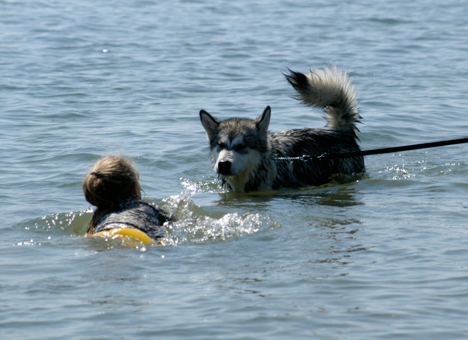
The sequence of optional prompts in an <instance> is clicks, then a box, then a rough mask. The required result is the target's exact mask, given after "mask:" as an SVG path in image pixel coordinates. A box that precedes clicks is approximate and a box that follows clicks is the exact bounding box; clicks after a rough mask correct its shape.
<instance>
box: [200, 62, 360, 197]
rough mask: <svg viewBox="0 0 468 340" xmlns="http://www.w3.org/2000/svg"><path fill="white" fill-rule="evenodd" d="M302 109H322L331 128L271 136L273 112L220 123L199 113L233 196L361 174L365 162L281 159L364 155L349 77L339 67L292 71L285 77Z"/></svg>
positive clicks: (219, 170)
mask: <svg viewBox="0 0 468 340" xmlns="http://www.w3.org/2000/svg"><path fill="white" fill-rule="evenodd" d="M285 77H286V79H287V80H288V82H289V83H290V84H291V85H292V86H293V87H294V89H295V90H296V91H297V93H298V95H297V99H298V100H300V101H302V102H303V103H304V104H306V105H308V106H313V107H320V108H322V109H323V110H324V111H325V112H326V114H327V117H326V118H327V120H328V125H327V126H328V127H329V129H312V128H304V129H294V130H286V131H282V132H279V133H274V134H273V133H269V132H268V126H269V123H270V117H271V109H270V107H269V106H268V107H267V108H266V109H265V111H264V112H263V114H262V115H261V116H260V117H259V118H257V119H255V120H252V119H246V118H231V119H227V120H225V121H220V120H218V119H216V118H214V117H213V116H211V115H210V114H209V113H208V112H206V111H204V110H202V111H200V119H201V122H202V125H203V127H204V128H205V131H206V133H207V136H208V139H209V141H210V148H211V156H212V160H213V164H214V169H215V171H216V172H217V173H218V175H219V177H220V178H221V179H222V180H223V182H225V183H227V184H228V185H229V187H230V188H232V189H233V190H235V191H245V192H248V191H255V190H262V189H279V188H281V187H301V186H310V185H313V186H317V185H321V184H325V183H328V182H329V181H330V177H331V176H332V175H334V174H349V175H350V174H354V173H361V172H363V171H364V170H365V169H364V159H363V157H352V158H344V159H331V160H310V161H308V162H303V161H285V160H279V159H277V158H278V157H298V156H302V155H310V156H320V155H322V154H324V153H340V152H351V151H358V150H360V148H359V145H358V144H357V140H358V138H357V132H358V131H359V130H358V129H357V127H356V123H359V122H360V119H361V116H360V115H359V113H358V110H357V101H356V92H355V90H354V86H353V84H352V83H351V82H350V81H349V78H348V75H347V74H346V73H344V72H342V71H340V70H338V69H336V68H335V67H332V68H324V69H318V70H317V69H316V70H311V71H310V72H309V73H308V74H307V75H306V74H302V73H299V72H293V71H290V73H289V74H287V75H285Z"/></svg>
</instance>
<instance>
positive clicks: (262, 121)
mask: <svg viewBox="0 0 468 340" xmlns="http://www.w3.org/2000/svg"><path fill="white" fill-rule="evenodd" d="M270 117H271V108H270V107H269V106H267V107H266V109H265V111H263V114H262V116H261V117H259V118H258V119H257V120H255V124H256V125H257V130H258V132H260V133H261V134H262V135H265V136H266V135H267V132H268V126H269V125H270Z"/></svg>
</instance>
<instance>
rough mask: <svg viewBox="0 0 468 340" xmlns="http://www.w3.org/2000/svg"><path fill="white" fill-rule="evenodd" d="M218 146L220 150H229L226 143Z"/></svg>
mask: <svg viewBox="0 0 468 340" xmlns="http://www.w3.org/2000/svg"><path fill="white" fill-rule="evenodd" d="M218 146H219V147H220V149H226V148H227V145H226V143H219V144H218Z"/></svg>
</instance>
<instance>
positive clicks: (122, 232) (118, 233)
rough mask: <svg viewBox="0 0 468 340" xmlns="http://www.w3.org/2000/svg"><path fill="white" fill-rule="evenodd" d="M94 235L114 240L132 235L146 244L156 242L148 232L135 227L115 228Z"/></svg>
mask: <svg viewBox="0 0 468 340" xmlns="http://www.w3.org/2000/svg"><path fill="white" fill-rule="evenodd" d="M93 236H97V237H104V238H108V239H113V240H115V239H118V238H125V237H132V238H134V239H137V240H139V241H141V242H143V243H146V244H147V243H151V242H154V240H153V239H152V238H151V237H149V236H148V235H147V234H145V233H144V232H142V231H141V230H138V229H135V228H114V229H110V230H104V231H100V232H98V233H96V234H93Z"/></svg>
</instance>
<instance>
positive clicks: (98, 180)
mask: <svg viewBox="0 0 468 340" xmlns="http://www.w3.org/2000/svg"><path fill="white" fill-rule="evenodd" d="M139 178H140V173H139V172H138V170H137V169H136V168H135V166H134V165H133V162H132V161H131V160H130V159H128V158H126V157H124V156H107V157H105V158H103V159H101V160H99V161H98V162H97V163H96V164H95V165H94V166H93V168H92V170H91V172H90V173H89V174H88V175H87V176H86V177H85V179H84V181H83V193H84V195H85V198H86V200H87V201H88V202H89V203H91V204H92V205H95V206H96V207H97V208H98V209H97V210H96V211H95V212H94V214H93V217H92V219H91V221H90V222H89V226H88V231H87V233H88V234H92V233H93V232H94V228H95V226H96V224H97V222H99V220H100V219H101V218H102V217H103V216H104V215H106V214H107V213H109V212H110V211H112V210H113V209H115V208H117V207H118V206H119V203H120V202H121V201H123V200H126V199H129V198H132V197H133V198H139V197H135V186H137V188H138V189H139V190H141V189H140V187H139V184H138V180H139Z"/></svg>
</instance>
